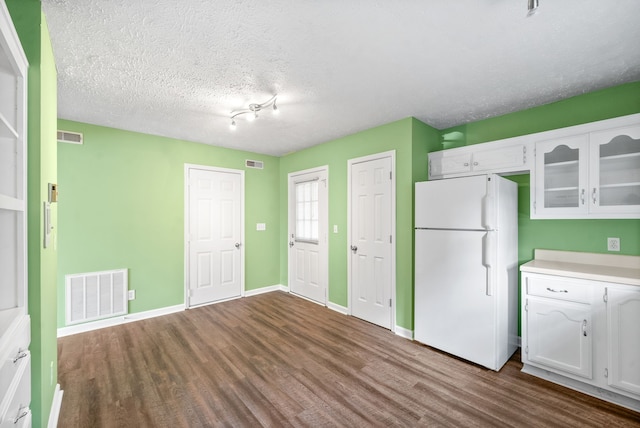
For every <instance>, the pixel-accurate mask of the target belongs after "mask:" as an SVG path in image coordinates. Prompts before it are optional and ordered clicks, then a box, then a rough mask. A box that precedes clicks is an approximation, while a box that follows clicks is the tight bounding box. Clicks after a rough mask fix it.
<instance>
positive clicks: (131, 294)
mask: <svg viewBox="0 0 640 428" xmlns="http://www.w3.org/2000/svg"><path fill="white" fill-rule="evenodd" d="M135 299H136V290H129V300H135Z"/></svg>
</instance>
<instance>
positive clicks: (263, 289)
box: [244, 284, 289, 297]
mask: <svg viewBox="0 0 640 428" xmlns="http://www.w3.org/2000/svg"><path fill="white" fill-rule="evenodd" d="M272 291H284V292H285V293H288V292H289V287H287V286H286V285H282V284H276V285H270V286H267V287H261V288H256V289H254V290H247V291H245V292H244V297H251V296H257V295H258V294H263V293H270V292H272Z"/></svg>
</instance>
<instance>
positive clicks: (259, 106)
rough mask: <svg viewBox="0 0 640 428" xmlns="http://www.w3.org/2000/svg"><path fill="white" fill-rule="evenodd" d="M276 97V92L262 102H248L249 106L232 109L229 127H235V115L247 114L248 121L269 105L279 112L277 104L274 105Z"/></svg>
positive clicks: (255, 117) (275, 111) (256, 116)
mask: <svg viewBox="0 0 640 428" xmlns="http://www.w3.org/2000/svg"><path fill="white" fill-rule="evenodd" d="M277 98H278V94H276V95H274V96H272V97H271V98H269V100H268V101H265V102H263V103H252V104H249V108H246V109H242V110H234V111H232V112H231V117H230V119H231V129H235V128H236V117H238V116H241V115H243V114H248V116H247V120H248V121H252V120H254V119H257V118H258V112H259V111H261V110H264V109H266V108H269V107H271V108H272V109H273V112H274V113H276V114H277V113H279V112H280V110H278V106H277V105H276V99H277Z"/></svg>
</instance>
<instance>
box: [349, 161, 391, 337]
mask: <svg viewBox="0 0 640 428" xmlns="http://www.w3.org/2000/svg"><path fill="white" fill-rule="evenodd" d="M393 160H394V158H393V153H392V152H391V153H384V154H381V155H376V156H369V157H366V158H360V159H352V160H350V161H349V246H350V247H349V289H350V293H349V297H350V299H349V300H350V303H349V306H350V311H351V314H352V315H353V316H355V317H358V318H362V319H364V320H366V321H369V322H371V323H374V324H377V325H379V326H382V327H384V328H388V329H392V327H393V322H392V321H393V305H392V301H393V296H394V278H395V272H394V269H395V263H394V261H393V258H394V257H395V251H394V245H395V244H394V237H393V235H394V230H395V227H394V223H395V218H394V213H395V195H394V193H393V182H394V181H393V172H392V169H393Z"/></svg>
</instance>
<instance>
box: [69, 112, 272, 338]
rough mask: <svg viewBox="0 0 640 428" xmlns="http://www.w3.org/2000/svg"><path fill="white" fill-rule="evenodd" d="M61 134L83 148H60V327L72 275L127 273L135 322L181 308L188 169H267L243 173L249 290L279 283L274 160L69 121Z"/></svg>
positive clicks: (131, 310) (249, 170) (246, 270)
mask: <svg viewBox="0 0 640 428" xmlns="http://www.w3.org/2000/svg"><path fill="white" fill-rule="evenodd" d="M58 127H59V129H63V130H67V131H76V132H82V133H83V134H84V144H83V145H74V144H65V143H58V154H59V157H58V168H59V186H60V202H59V215H60V221H59V248H60V259H59V264H58V285H59V289H58V306H59V308H60V310H59V313H58V323H57V324H58V326H59V327H62V326H64V325H65V311H64V308H65V301H64V295H65V292H64V276H65V275H66V274H73V273H82V272H94V271H102V270H109V269H118V268H128V269H129V288H130V289H134V290H136V299H135V300H132V301H130V302H129V311H130V312H131V313H135V312H142V311H147V310H152V309H157V308H163V307H167V306H173V305H178V304H182V303H184V164H185V163H191V164H199V165H209V166H217V167H224V168H233V169H240V170H245V167H244V162H245V159H255V160H261V161H263V162H264V169H262V170H257V169H246V170H245V188H246V190H245V192H246V193H245V246H244V248H245V289H246V290H253V289H256V288H261V287H265V286H270V285H276V284H278V283H279V253H278V239H279V238H278V236H279V211H278V209H279V208H278V202H279V187H278V176H279V175H278V174H279V163H280V160H279V159H278V158H276V157H271V156H264V155H257V154H254V153H247V152H242V151H237V150H230V149H224V148H219V147H213V146H209V145H205V144H198V143H191V142H186V141H179V140H174V139H170V138H163V137H157V136H152V135H145V134H140V133H135V132H129V131H123V130H117V129H113V128H106V127H100V126H94V125H88V124H83V123H77V122H70V121H66V120H59V121H58ZM256 223H266V224H267V230H266V231H261V232H258V231H256V227H255V224H256Z"/></svg>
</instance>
